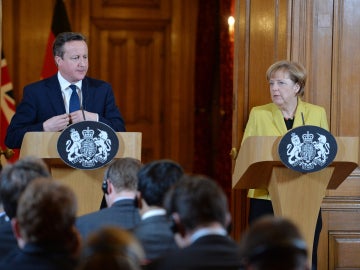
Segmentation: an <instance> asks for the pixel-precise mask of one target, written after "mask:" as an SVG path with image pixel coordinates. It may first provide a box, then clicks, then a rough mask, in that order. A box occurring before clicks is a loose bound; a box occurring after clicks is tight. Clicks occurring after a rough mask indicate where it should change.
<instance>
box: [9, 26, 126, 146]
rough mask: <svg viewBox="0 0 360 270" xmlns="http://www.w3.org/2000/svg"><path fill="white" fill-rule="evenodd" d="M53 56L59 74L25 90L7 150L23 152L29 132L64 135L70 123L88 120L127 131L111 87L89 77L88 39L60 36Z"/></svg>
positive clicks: (16, 113) (73, 34)
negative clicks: (73, 101)
mask: <svg viewBox="0 0 360 270" xmlns="http://www.w3.org/2000/svg"><path fill="white" fill-rule="evenodd" d="M53 54H54V59H55V62H56V65H57V67H58V73H57V74H56V75H54V76H52V77H50V78H47V79H44V80H41V81H39V82H35V83H32V84H30V85H28V86H26V87H25V88H24V93H23V98H22V100H21V102H20V104H19V105H18V106H17V108H16V112H15V115H14V116H13V118H12V119H11V122H10V125H9V127H8V130H7V134H6V138H5V144H6V146H7V147H9V148H20V147H21V144H22V140H23V137H24V135H25V133H26V132H31V131H61V130H63V129H64V128H66V127H67V126H68V125H69V124H70V123H78V122H81V121H84V120H92V121H100V122H103V123H105V124H107V125H109V126H110V127H112V128H113V129H114V130H115V131H125V124H124V120H123V118H122V116H121V114H120V111H119V109H118V108H117V106H116V104H115V98H114V94H113V91H112V88H111V85H110V84H109V83H106V82H104V81H101V80H96V79H92V78H90V77H86V73H87V70H88V47H87V44H86V39H85V37H84V36H83V35H82V34H80V33H73V32H65V33H61V34H59V35H58V36H57V37H56V40H55V42H54V45H53ZM73 86H76V87H75V89H76V93H77V95H76V98H77V102H78V106H77V108H76V109H75V111H72V109H70V108H69V107H70V99H71V95H72V92H73V90H72V88H71V87H73ZM74 97H75V95H74Z"/></svg>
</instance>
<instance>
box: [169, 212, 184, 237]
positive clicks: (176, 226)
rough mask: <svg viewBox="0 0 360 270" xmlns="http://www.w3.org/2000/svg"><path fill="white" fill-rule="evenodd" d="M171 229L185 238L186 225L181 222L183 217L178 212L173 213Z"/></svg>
mask: <svg viewBox="0 0 360 270" xmlns="http://www.w3.org/2000/svg"><path fill="white" fill-rule="evenodd" d="M171 230H172V232H173V233H174V234H176V233H178V234H180V236H181V237H183V238H185V235H186V233H185V227H184V225H183V224H182V223H181V219H180V216H179V214H178V213H173V214H172V215H171Z"/></svg>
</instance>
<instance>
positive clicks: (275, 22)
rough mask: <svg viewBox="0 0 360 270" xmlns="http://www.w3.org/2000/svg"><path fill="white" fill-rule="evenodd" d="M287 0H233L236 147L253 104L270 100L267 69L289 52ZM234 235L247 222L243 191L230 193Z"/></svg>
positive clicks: (234, 130)
mask: <svg viewBox="0 0 360 270" xmlns="http://www.w3.org/2000/svg"><path fill="white" fill-rule="evenodd" d="M289 3H290V1H288V0H273V1H261V0H251V1H250V0H248V1H239V0H238V1H236V17H237V18H236V19H237V20H238V21H237V23H238V24H237V25H238V30H237V31H236V36H235V40H236V41H235V60H234V61H235V63H234V70H235V72H234V97H235V100H234V111H233V147H235V148H237V149H238V148H239V146H240V142H241V137H242V134H243V131H244V128H245V126H246V123H247V118H248V115H249V112H250V110H251V108H252V107H254V106H257V105H262V104H265V103H269V102H271V99H270V92H269V86H268V83H267V81H266V75H265V73H266V70H267V68H268V67H269V66H270V65H271V64H272V63H273V62H275V61H277V60H280V59H286V58H287V55H288V51H289V49H288V44H287V42H288V35H289V31H290V28H288V24H287V20H288V10H289V7H288V6H289ZM232 196H233V198H232V215H233V217H234V227H235V228H234V233H233V234H234V237H235V238H240V233H241V232H242V231H243V230H244V229H245V227H246V226H247V213H246V211H247V205H246V201H247V200H246V191H237V190H234V191H233V194H232Z"/></svg>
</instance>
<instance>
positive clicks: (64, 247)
mask: <svg viewBox="0 0 360 270" xmlns="http://www.w3.org/2000/svg"><path fill="white" fill-rule="evenodd" d="M76 212H77V202H76V196H75V193H74V192H73V191H72V190H71V189H70V188H69V187H67V186H65V185H63V184H62V183H60V182H59V181H56V180H52V178H50V177H49V178H38V179H35V180H33V181H32V182H31V183H30V184H29V185H28V187H27V188H26V189H25V191H24V192H23V194H22V195H21V197H20V200H19V204H18V208H17V213H16V218H13V219H12V221H11V223H12V226H13V230H14V233H15V235H16V238H17V240H18V244H19V247H20V249H19V250H17V251H15V252H13V253H11V254H9V255H8V257H6V258H5V259H4V261H3V266H2V267H0V269H56V270H57V269H59V270H60V269H61V270H67V269H75V267H76V265H77V259H78V256H79V252H80V244H81V243H80V235H79V233H78V232H77V230H76V228H75V219H76Z"/></svg>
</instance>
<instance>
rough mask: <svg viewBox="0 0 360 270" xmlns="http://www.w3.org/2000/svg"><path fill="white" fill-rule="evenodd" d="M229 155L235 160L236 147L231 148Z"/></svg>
mask: <svg viewBox="0 0 360 270" xmlns="http://www.w3.org/2000/svg"><path fill="white" fill-rule="evenodd" d="M229 155H230V157H231V158H232V159H234V160H235V159H236V157H237V155H238V151H237V149H236V148H235V147H233V148H231V151H230V153H229Z"/></svg>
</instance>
